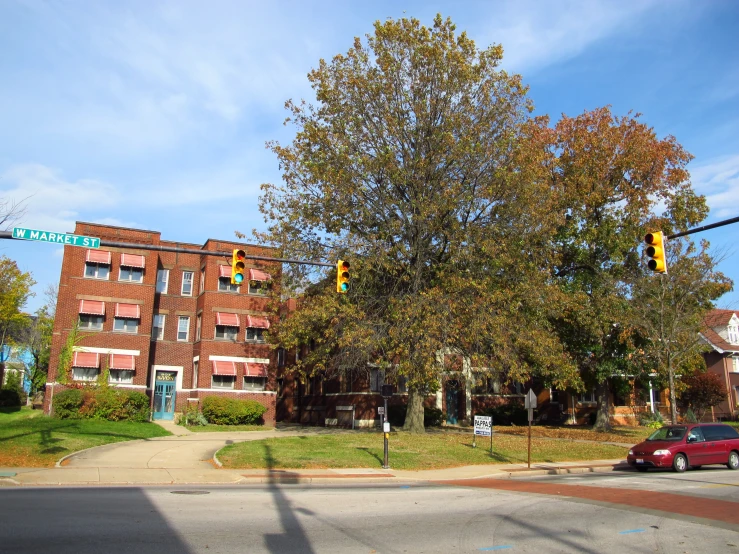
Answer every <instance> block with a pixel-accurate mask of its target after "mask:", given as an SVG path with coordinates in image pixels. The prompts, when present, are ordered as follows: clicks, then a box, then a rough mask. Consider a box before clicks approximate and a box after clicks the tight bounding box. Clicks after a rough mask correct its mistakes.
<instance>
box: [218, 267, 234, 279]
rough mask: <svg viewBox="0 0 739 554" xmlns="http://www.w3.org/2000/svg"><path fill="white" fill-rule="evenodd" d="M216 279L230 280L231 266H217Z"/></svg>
mask: <svg viewBox="0 0 739 554" xmlns="http://www.w3.org/2000/svg"><path fill="white" fill-rule="evenodd" d="M218 277H219V278H220V277H228V278H229V279H230V278H231V266H230V265H219V266H218Z"/></svg>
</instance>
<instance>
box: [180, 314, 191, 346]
mask: <svg viewBox="0 0 739 554" xmlns="http://www.w3.org/2000/svg"><path fill="white" fill-rule="evenodd" d="M189 338H190V317H189V316H186V315H181V316H180V317H179V319H178V320H177V340H178V341H181V342H187V339H189Z"/></svg>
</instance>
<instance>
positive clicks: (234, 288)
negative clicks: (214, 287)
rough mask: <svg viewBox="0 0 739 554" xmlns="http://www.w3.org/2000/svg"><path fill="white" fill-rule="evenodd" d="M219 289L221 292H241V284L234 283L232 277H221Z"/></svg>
mask: <svg viewBox="0 0 739 554" xmlns="http://www.w3.org/2000/svg"><path fill="white" fill-rule="evenodd" d="M218 290H219V291H221V292H239V285H232V284H231V278H230V277H219V278H218Z"/></svg>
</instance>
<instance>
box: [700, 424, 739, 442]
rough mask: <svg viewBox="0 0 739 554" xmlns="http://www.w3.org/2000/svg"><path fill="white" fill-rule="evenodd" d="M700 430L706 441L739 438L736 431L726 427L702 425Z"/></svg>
mask: <svg viewBox="0 0 739 554" xmlns="http://www.w3.org/2000/svg"><path fill="white" fill-rule="evenodd" d="M702 429H703V435H705V437H706V440H707V441H719V440H723V439H736V438H739V434H737V432H736V430H735V429H734V428H732V427H729V426H728V425H704V426H703V427H702Z"/></svg>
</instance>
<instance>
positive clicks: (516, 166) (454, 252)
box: [257, 16, 578, 432]
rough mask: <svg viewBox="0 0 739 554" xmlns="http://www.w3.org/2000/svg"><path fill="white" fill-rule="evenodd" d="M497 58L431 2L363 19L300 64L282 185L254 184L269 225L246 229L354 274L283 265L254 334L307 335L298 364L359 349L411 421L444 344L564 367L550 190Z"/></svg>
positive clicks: (518, 99) (534, 370)
mask: <svg viewBox="0 0 739 554" xmlns="http://www.w3.org/2000/svg"><path fill="white" fill-rule="evenodd" d="M501 58H502V48H501V47H500V46H497V45H496V46H491V47H489V48H487V49H485V50H480V49H478V48H477V47H476V46H475V43H474V42H473V41H472V40H470V39H469V38H468V37H467V35H466V34H465V33H459V34H457V33H456V32H455V26H454V25H453V24H452V22H451V21H450V20H449V19H447V20H444V19H442V18H441V16H437V17H436V19H435V20H434V24H433V26H432V27H431V28H427V27H425V26H422V25H421V24H420V22H419V21H418V20H416V19H401V20H397V21H396V20H388V21H385V22H377V23H375V29H374V35H371V36H367V40H366V43H363V42H362V40H361V39H359V38H356V39H355V41H354V45H353V47H352V48H350V49H349V51H348V52H347V53H346V54H344V55H337V56H336V57H334V58H333V59H332V60H331V61H330V62H326V61H324V60H321V61H320V62H319V65H318V68H317V69H315V70H313V71H311V72H310V74H309V75H308V79H309V81H310V82H311V84H312V86H313V88H314V89H315V91H316V98H317V105H315V106H314V105H309V104H306V103H305V102H302V103H293V102H288V103H287V109H288V110H289V112H290V117H289V119H288V120H287V121H288V122H290V123H293V124H295V126H296V127H297V134H296V136H295V139H294V140H293V142H292V144H291V145H288V146H283V145H280V144H278V143H270V145H269V146H270V147H271V148H272V150H273V152H274V153H275V154H276V155H277V158H278V159H279V163H280V167H281V169H282V171H283V183H281V184H265V185H263V186H262V190H263V195H262V197H261V199H260V209H261V210H262V212H263V213H264V214H265V217H266V219H267V221H268V222H269V231H268V232H267V233H266V234H258V235H257V236H258V237H259V239H260V240H262V241H264V242H268V243H271V244H274V245H277V246H279V247H281V248H282V250H283V254H284V256H285V257H288V258H303V259H306V258H307V259H319V260H321V259H323V260H332V261H336V260H337V259H338V258H341V259H347V260H350V262H351V263H352V264H353V267H352V272H353V276H354V278H353V282H352V288H351V290H350V291H349V293H348V294H347V295H338V294H336V292H334V291H333V290H332V289H333V283H332V282H331V280H332V279H333V277H334V276H335V273H334V274H329V275H328V276H327V277H328V278H327V279H326V280H324V281H321V284H320V285H318V286H314V287H311V288H306V278H307V277H312V276H313V275H312V274H311V273H310V270H309V269H306V268H304V267H290V268H289V269H288V271H287V272H286V273H285V276H284V277H285V283H284V285H285V288H284V289H283V293H285V294H289V293H291V292H295V291H299V292H302V293H303V294H304V298H303V301H301V302H300V303H299V305H298V310H297V312H295V313H293V314H291V315H290V316H289V317H288V318H287V319H286V320H285V321H283V322H280V323H278V324H277V325H275V326H274V327H273V328H271V329H270V340H271V341H273V342H275V343H276V344H279V345H281V346H283V347H288V348H290V347H294V346H297V345H299V344H306V343H307V342H308V341H313V344H314V348H313V349H312V352H311V355H310V356H309V357H307V358H306V359H305V360H303V361H301V364H303V367H306V368H311V369H310V370H311V371H317V370H320V371H326V372H334V373H335V374H336V373H341V372H345V371H347V370H350V369H354V370H357V369H359V370H360V371H364V370H366V369H367V367H368V364H370V363H372V364H377V365H378V366H381V367H383V368H385V369H386V370H387V371H388V373H389V374H397V375H398V376H402V377H404V378H405V380H406V384H407V388H408V404H409V408H408V412H407V416H406V421H405V428H406V429H407V430H409V431H412V432H421V431H423V430H424V429H423V401H424V399H425V398H426V396H427V394H428V393H429V392H431V391H434V390H436V389H437V388H438V387H439V386H440V372H441V370H442V367H441V364H440V353H442V352H445V351H452V352H459V353H461V354H462V355H465V356H469V357H470V358H473V359H475V360H476V362H475V363H476V364H478V365H479V366H480V367H493V368H495V369H496V371H504V372H505V373H506V374H507V375H508V376H509V378H511V379H516V380H523V381H525V380H526V379H527V378H528V377H529V376H531V375H532V374H541V375H546V377H547V379H548V380H550V381H552V382H556V383H558V384H559V385H560V386H561V387H562V388H564V386H566V385H567V384H569V382H570V381H571V380H573V379H575V380H577V379H578V377H577V373H576V371H575V370H574V365H573V364H572V363H571V360H570V359H569V357H568V356H567V355H566V354H565V353H564V352H563V350H562V348H561V345H560V344H559V343H558V341H557V337H556V333H555V332H554V330H553V328H552V327H551V325H550V324H549V321H550V319H551V318H553V317H554V313H555V312H556V310H557V301H556V299H555V298H553V297H551V296H550V294H552V293H553V292H556V291H554V290H553V287H552V286H551V283H549V282H548V280H547V274H546V272H543V271H542V266H543V265H546V260H547V250H546V248H545V246H546V240H547V237H548V236H550V235H551V230H552V228H553V219H552V217H553V216H552V215H551V214H552V211H551V210H550V209H549V206H548V202H549V201H550V196H551V188H550V186H549V183H548V182H545V181H544V180H542V179H538V178H536V176H535V175H534V173H535V172H540V170H541V165H540V163H539V162H540V160H539V157H540V155H541V152H540V151H537V150H532V149H528V148H527V147H525V145H526V144H528V142H527V140H528V138H527V137H526V133H527V132H529V131H534V132H536V131H538V129H537V128H535V127H530V126H529V127H527V126H526V123H527V114H528V112H529V110H530V107H531V106H530V102H529V100H528V99H527V98H526V87H525V86H524V85H523V84H522V82H521V78H520V76H518V75H511V74H508V73H506V72H505V71H502V70H500V69H498V65H499V63H500V60H501ZM523 139H526V140H523ZM324 276H325V274H324Z"/></svg>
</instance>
